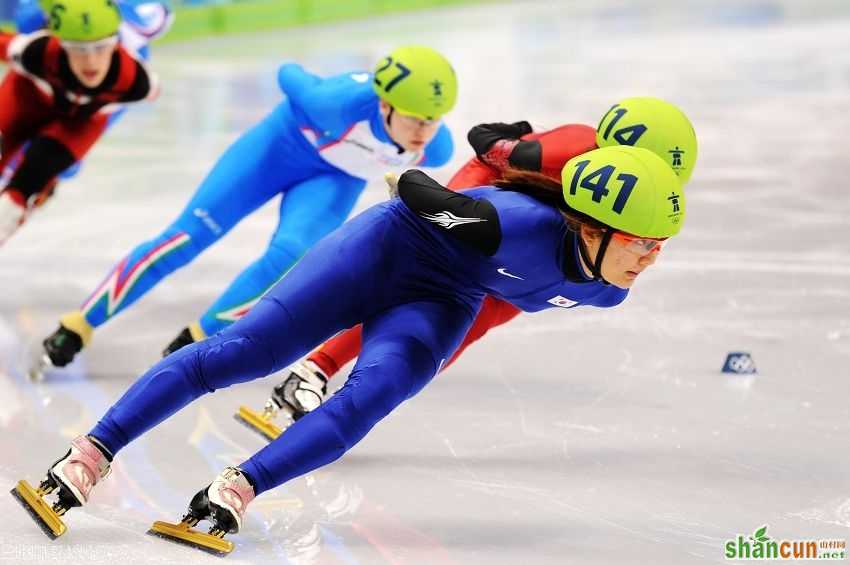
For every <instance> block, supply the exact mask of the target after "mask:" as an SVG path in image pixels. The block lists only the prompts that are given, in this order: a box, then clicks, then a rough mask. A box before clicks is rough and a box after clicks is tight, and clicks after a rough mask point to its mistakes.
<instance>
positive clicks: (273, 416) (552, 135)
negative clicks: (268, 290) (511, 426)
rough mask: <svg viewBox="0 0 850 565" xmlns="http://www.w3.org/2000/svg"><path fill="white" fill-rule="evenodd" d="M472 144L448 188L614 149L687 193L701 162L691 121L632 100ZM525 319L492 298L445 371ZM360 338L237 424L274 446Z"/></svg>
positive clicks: (347, 335)
mask: <svg viewBox="0 0 850 565" xmlns="http://www.w3.org/2000/svg"><path fill="white" fill-rule="evenodd" d="M469 141H470V144H471V145H472V147H473V148H474V149H475V152H476V154H477V157H475V158H473V159H471V160H470V161H469V162H468V163H467V164H466V165H465V166H464V167H462V168H461V169H460V170H459V171H458V172H457V174H456V175H455V176H454V177H452V179H451V180H450V181H449V183H448V188H451V189H453V190H456V189H460V188H469V187H472V186H480V185H485V184H491V183H493V182H495V181H496V180H497V179H498V178H500V176H501V175H502V174H504V172H505V171H506V170H507V169H508V168H509V167H513V168H519V169H523V170H529V171H536V172H541V173H543V174H545V175H546V176H549V177H551V178H554V179H558V178H559V177H560V174H561V169H562V168H563V166H564V164H565V163H566V162H567V161H569V160H570V159H572V158H573V157H575V156H577V155H580V154H582V153H586V152H587V151H590V150H592V149H596V148H597V147H606V146H609V145H632V146H635V147H643V148H644V149H649V150H650V151H652V152H653V153H655V154H656V155H658V156H659V157H661V158H662V159H664V160H665V161H667V164H668V165H670V167H671V168H672V169H673V170H674V171H675V172H676V174H677V175H678V176H679V180H680V181H681V182H682V185H683V186H684V185H685V184H686V183H687V182H688V180H690V176H691V173H692V171H693V168H694V166H695V164H696V158H697V141H696V135H695V134H694V129H693V126H692V125H691V122H690V120H688V118H687V116H685V114H684V113H683V112H682V111H681V110H680V109H679V108H677V107H676V106H674V105H673V104H670V103H669V102H665V101H664V100H660V99H658V98H651V97H638V98H627V99H625V100H622V101H620V102H619V103H617V104H615V105H613V106H612V107H611V108H610V109H609V110H608V111H607V112H606V113H605V115H604V116H603V117H602V119H601V120H600V122H599V126H598V127H597V128H596V129H594V128H592V127H590V126H586V125H579V124H569V125H564V126H561V127H558V128H555V129H553V130H549V131H544V132H538V133H531V127H530V126H529V125H528V123H527V122H517V123H515V124H501V123H496V124H482V125H479V126H476V127H474V128H472V130H470V132H469ZM519 313H520V309H519V308H517V307H516V306H513V305H512V304H510V303H509V302H507V301H505V300H501V299H499V298H497V297H494V296H487V298H485V299H484V302H483V303H482V305H481V310H480V311H479V313H478V315H477V316H476V318H475V322H474V323H473V324H472V326H471V327H470V329H469V331H468V332H467V334H466V336H465V337H464V339H463V342H462V343H461V345H460V346H459V347H458V349H457V350H456V351H455V353H454V354H453V355H452V357H451V359H449V360H448V361H447V362H446V364H445V365H444V366H443V370H445V369H446V368H447V367H448V366H449V365H451V364H452V363H454V361H455V360H457V358H458V357H459V356H460V355H461V353H463V351H465V350H466V348H467V347H469V346H470V345H471V344H472V343H474V342H476V341H477V340H479V339H481V338H482V337H483V336H484V335H485V334H486V333H487V332H488V331H489V330H491V329H492V328H494V327H496V326H500V325H502V324H505V323H507V322H509V321H511V320H512V319H514V318H515V317H517V316H518V315H519ZM361 334H362V331H361V327H360V326H359V325H358V326H356V327H354V328H351V329H349V330H346V331H344V332H342V333H340V334H339V335H336V336H334V337H333V338H331V339H330V340H328V341H327V342H325V343H324V344H322V345H321V346H320V347H319V348H318V349H316V350H315V351H313V352H311V353H310V355H308V356H307V358H306V359H304V360H301V361H299V362H297V363H295V364H294V365H292V366H291V367H290V368H289V369H288V372H286V377H285V378H284V379H283V380H282V381H281V382H280V383H279V384H278V385H277V386H275V387H274V389H273V390H272V393H271V395H270V396H269V398H268V400H267V401H266V403H265V406H264V407H263V410H262V411H259V412H258V411H255V410H252V409H251V408H249V407H247V406H240V407H239V411H238V412H237V414H236V418H237V420H239V421H241V422H242V423H244V424H246V425H247V426H248V427H249V428H251V429H252V430H255V431H257V432H259V433H260V434H261V435H263V436H264V437H265V438H267V439H275V438H276V437H277V436H279V435H280V433H281V430H282V428H285V427H286V426H287V425H290V424H291V423H292V422H293V421H294V420H297V419H298V418H300V417H302V416H304V415H305V414H306V413H307V412H309V411H310V410H314V409H315V408H316V407H317V406H319V404H321V403H322V401H323V400H324V398H325V396H326V394H327V383H328V379H330V378H331V377H333V376H334V375H335V374H337V373H338V372H339V371H340V369H341V368H342V367H343V366H345V365H346V363H348V362H349V361H351V360H352V359H354V358H355V357H357V355H358V354H359V352H360V346H361V340H362V335H361ZM281 420H282V421H281Z"/></svg>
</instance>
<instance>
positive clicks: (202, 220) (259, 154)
mask: <svg viewBox="0 0 850 565" xmlns="http://www.w3.org/2000/svg"><path fill="white" fill-rule="evenodd" d="M287 151H289V154H290V155H291V154H292V152H293V151H295V148H293V147H291V144H290V143H289V142H288V139H287V137H286V136H285V135H283V134H282V133H281V131H280V124H279V117H278V116H277V115H276V113H272V114H271V115H269V116H268V117H267V118H266V119H265V120H263V121H262V122H260V123H259V124H258V125H257V126H255V127H254V128H252V129H251V130H249V131H248V132H246V133H245V134H244V135H243V136H242V137H240V138H239V139H238V140H237V141H236V142H235V143H234V144H233V145H231V146H230V147H229V148H228V149H227V151H226V152H225V153H224V155H222V157H221V158H220V159H219V161H218V162H217V163H216V165H215V167H214V168H213V169H212V171H211V172H210V173H209V175H208V176H207V177H206V179H204V181H203V183H202V184H201V186H200V187H199V188H198V190H197V192H196V193H195V194H194V196H193V197H192V199H191V200H190V201H189V203H188V205H187V206H186V208H185V209H184V210H183V212H182V213H181V214H180V216H179V217H178V218H177V220H176V221H175V222H174V223H173V224H172V225H171V226H169V227H168V228H166V230H165V231H163V232H162V233H161V234H160V235H159V236H157V237H155V238H154V239H152V240H150V241H147V242H145V243H143V244H141V245H139V246H137V247H136V248H135V249H134V250H133V251H131V252H130V254H129V255H127V256H126V257H125V258H123V259H122V260H121V261H120V262H119V263H118V264H117V265H116V266H115V267H114V268H113V269H112V271H111V272H110V273H109V275H107V277H106V278H105V279H104V281H103V282H102V283H101V284H100V285H99V286H98V287H97V289H96V290H95V291H94V292H93V293H92V294H91V296H89V298H87V299H86V301H85V302H84V303H83V305H82V306H81V308H80V310H81V311H82V313H83V314H84V315H85V319H86V321H87V322H88V324H90V325H91V326H92V327H98V326H100V325H101V324H103V323H105V322H106V321H108V320H109V319H111V318H112V317H113V316H115V315H116V314H118V313H119V312H121V311H123V310H124V309H126V308H127V307H128V306H130V305H131V304H133V303H134V302H135V301H136V300H138V299H139V298H141V297H142V296H143V295H144V294H145V293H147V292H148V291H149V290H150V289H152V288H153V287H154V286H156V285H157V284H158V283H159V281H161V280H162V279H163V278H165V277H166V276H168V275H169V274H171V273H172V272H174V271H175V270H176V269H178V268H180V267H182V266H184V265H186V264H187V263H189V262H190V261H192V260H193V259H194V258H195V257H197V256H198V255H199V254H200V253H201V252H202V251H203V250H204V249H206V248H207V247H209V246H210V245H212V244H213V243H214V242H216V241H218V239H219V238H221V237H222V236H223V235H224V234H225V233H227V231H229V230H230V229H231V228H232V227H233V226H234V225H236V223H238V222H239V221H240V220H241V219H242V218H244V217H245V216H246V215H248V214H250V213H251V212H253V211H254V210H256V209H257V208H258V207H259V206H261V205H262V204H264V203H265V202H267V201H268V200H269V199H270V198H272V197H273V196H274V195H275V194H277V193H278V192H279V191H280V190H281V189H283V188H285V186H286V185H287V183H289V182H297V181H298V180H301V179H300V178H299V176H300V175H304V174H308V173H309V171H304V170H295V169H293V168H291V167H290V168H287V166H286V163H285V162H284V163H281V162H280V155H282V154H283V155H286V154H287Z"/></svg>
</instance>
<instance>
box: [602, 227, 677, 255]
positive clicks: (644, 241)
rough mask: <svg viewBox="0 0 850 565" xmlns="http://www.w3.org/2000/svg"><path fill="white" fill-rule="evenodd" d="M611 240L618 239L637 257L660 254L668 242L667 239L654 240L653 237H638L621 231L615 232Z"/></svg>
mask: <svg viewBox="0 0 850 565" xmlns="http://www.w3.org/2000/svg"><path fill="white" fill-rule="evenodd" d="M611 239H616V240H617V241H619V242H620V244H621V245H622V246H623V247H625V248H626V251H630V252H632V253H634V254H635V255H641V256H644V255H649V254H650V253H658V252H659V251H661V246H662V245H663V244H664V242H665V241H667V238H666V237H665V238H661V239H653V238H651V237H638V236H636V235H631V234H628V233H624V232H621V231H615V232H614V233H613V234H612V235H611Z"/></svg>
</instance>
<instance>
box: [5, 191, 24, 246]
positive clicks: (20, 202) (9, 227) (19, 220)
mask: <svg viewBox="0 0 850 565" xmlns="http://www.w3.org/2000/svg"><path fill="white" fill-rule="evenodd" d="M27 210H28V207H27V201H26V198H24V195H23V194H21V193H20V192H18V191H17V190H12V189H7V190H4V191H3V192H0V245H3V243H4V242H5V241H6V240H7V239H9V238H10V237H12V234H13V233H15V232H16V231H17V230H18V228H19V227H20V226H21V224H23V223H24V221H25V220H26V218H27Z"/></svg>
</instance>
